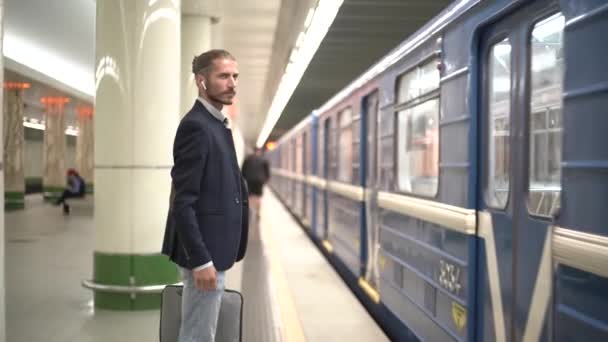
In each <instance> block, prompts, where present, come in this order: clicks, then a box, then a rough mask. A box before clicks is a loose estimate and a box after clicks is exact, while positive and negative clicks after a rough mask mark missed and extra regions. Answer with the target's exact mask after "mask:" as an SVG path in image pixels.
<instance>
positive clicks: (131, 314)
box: [5, 191, 388, 342]
mask: <svg viewBox="0 0 608 342" xmlns="http://www.w3.org/2000/svg"><path fill="white" fill-rule="evenodd" d="M93 207H94V205H93V198H92V197H88V198H87V199H85V200H82V201H81V203H78V204H76V205H75V206H74V207H73V210H72V214H71V215H69V216H64V215H62V213H61V209H60V208H58V207H54V206H51V205H49V204H46V203H44V202H43V199H42V196H40V195H29V196H27V197H26V208H27V209H26V210H23V211H15V212H7V213H6V223H5V225H6V283H7V284H6V286H7V288H6V300H7V322H6V323H7V324H6V325H7V341H11V342H26V341H27V342H29V341H48V342H55V341H56V342H59V341H61V342H89V341H90V342H93V341H116V342H120V341H158V339H159V318H160V314H159V310H147V311H109V310H100V309H96V308H94V305H93V293H92V292H91V291H89V290H87V289H85V288H83V287H82V285H81V282H82V280H84V279H90V278H91V274H92V255H93V250H94V227H93V225H94V223H93V212H94V209H93ZM259 227H260V228H255V227H254V226H253V225H252V227H251V228H250V238H249V245H248V250H247V255H246V257H245V259H244V261H243V262H240V263H237V264H236V265H235V266H234V267H233V268H232V269H231V270H230V271H228V273H227V281H226V288H229V289H234V290H238V291H240V292H241V293H242V294H243V297H244V302H245V305H244V309H243V338H242V341H245V342H257V341H264V342H272V341H295V342H300V341H349V340H354V341H387V340H388V338H387V337H386V335H385V334H384V333H383V332H382V330H381V329H380V328H379V327H378V325H377V324H376V322H375V321H374V320H373V319H372V318H371V316H370V315H369V314H368V312H367V311H366V310H365V309H364V307H363V306H362V305H361V303H360V302H359V301H358V300H357V299H356V297H355V296H354V295H353V293H352V292H351V291H350V289H349V288H348V287H347V286H346V285H345V283H344V282H343V281H342V279H341V278H340V277H339V276H338V275H337V273H336V272H335V271H334V269H333V268H332V267H331V266H330V264H329V263H328V262H327V260H326V259H325V257H323V255H322V253H321V252H320V251H319V250H318V249H317V247H316V246H315V245H314V244H313V243H312V242H311V241H310V239H309V238H308V236H307V235H306V234H305V233H304V232H303V230H302V229H301V227H300V226H299V225H298V223H297V222H296V221H295V220H294V219H293V217H292V216H291V215H290V214H289V212H288V211H287V210H286V209H285V207H284V206H283V205H282V204H281V203H280V202H279V201H278V199H277V198H276V197H275V196H274V194H272V192H270V191H267V192H266V194H265V196H264V202H263V206H262V209H261V215H260V224H259Z"/></svg>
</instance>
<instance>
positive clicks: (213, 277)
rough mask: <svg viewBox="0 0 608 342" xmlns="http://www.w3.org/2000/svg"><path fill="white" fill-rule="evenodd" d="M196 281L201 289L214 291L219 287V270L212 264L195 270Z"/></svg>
mask: <svg viewBox="0 0 608 342" xmlns="http://www.w3.org/2000/svg"><path fill="white" fill-rule="evenodd" d="M192 276H193V277H194V283H195V284H196V288H197V289H199V290H201V291H213V290H215V289H217V271H216V270H215V267H213V266H210V267H207V268H204V269H202V270H198V271H193V272H192Z"/></svg>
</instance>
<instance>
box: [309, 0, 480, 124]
mask: <svg viewBox="0 0 608 342" xmlns="http://www.w3.org/2000/svg"><path fill="white" fill-rule="evenodd" d="M480 1H481V0H460V1H456V2H454V3H452V4H451V5H450V6H448V7H447V8H445V9H444V10H443V11H442V12H441V13H439V14H438V15H437V16H436V17H435V18H433V19H432V20H431V21H429V22H428V23H426V24H425V25H424V26H422V27H421V28H420V29H419V30H418V31H416V32H415V33H414V34H412V35H411V36H410V37H409V38H407V39H406V40H405V41H403V42H402V43H401V44H399V45H398V46H397V47H395V48H394V49H393V50H391V52H389V53H388V54H387V55H386V56H384V57H383V58H382V59H381V60H380V61H378V62H377V63H376V64H374V65H373V66H372V67H370V68H369V69H367V71H365V72H364V73H363V74H362V75H361V76H359V77H357V78H356V79H355V80H354V81H352V82H351V83H350V84H349V85H347V86H346V87H345V88H344V89H342V90H341V91H340V92H338V93H337V94H336V95H334V96H333V97H332V98H330V99H329V100H328V101H327V102H325V104H323V105H322V106H321V107H320V108H319V109H318V112H319V113H325V112H326V111H328V110H330V109H332V108H333V107H334V106H335V105H337V104H338V103H340V102H342V101H343V100H344V99H345V98H346V97H347V96H348V95H350V94H351V93H352V92H354V91H355V90H357V89H359V88H361V87H362V86H364V85H365V84H366V83H367V82H369V81H371V80H372V79H374V78H375V77H377V76H378V75H380V74H381V73H382V72H384V71H385V70H387V69H388V68H390V67H391V66H393V65H394V64H395V63H396V62H397V61H399V60H400V59H401V58H403V57H404V56H406V55H407V54H409V53H410V52H411V51H412V50H414V49H416V48H417V47H419V46H420V45H421V44H422V43H424V42H425V41H427V40H428V39H429V38H430V37H432V36H434V35H435V34H436V33H437V32H439V31H441V30H442V29H444V28H445V27H446V26H447V25H448V24H450V23H451V22H453V21H454V20H456V19H457V18H458V17H460V16H461V15H462V14H464V13H465V12H467V11H468V10H469V9H471V8H472V7H473V6H475V5H477V4H478V3H479V2H480Z"/></svg>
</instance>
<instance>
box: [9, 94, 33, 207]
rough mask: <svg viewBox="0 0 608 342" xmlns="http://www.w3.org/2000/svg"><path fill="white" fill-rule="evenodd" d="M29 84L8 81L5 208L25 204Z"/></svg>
mask: <svg viewBox="0 0 608 342" xmlns="http://www.w3.org/2000/svg"><path fill="white" fill-rule="evenodd" d="M29 87H30V84H29V83H21V82H5V83H4V208H5V209H7V210H11V209H23V208H24V207H25V172H24V167H23V148H24V136H23V132H24V131H23V108H24V106H23V92H24V91H25V89H28V88H29Z"/></svg>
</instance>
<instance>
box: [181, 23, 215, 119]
mask: <svg viewBox="0 0 608 342" xmlns="http://www.w3.org/2000/svg"><path fill="white" fill-rule="evenodd" d="M211 25H212V24H211V18H210V17H206V16H200V15H196V16H195V15H184V16H182V32H181V34H182V56H181V59H182V82H181V85H182V88H181V94H182V98H181V110H180V112H179V113H180V115H181V116H184V115H185V114H186V113H187V112H188V111H189V110H190V109H191V108H192V105H193V104H194V101H195V99H196V98H197V96H198V88H197V87H196V84H195V82H194V74H193V73H192V59H194V57H195V56H198V55H200V54H201V53H203V52H205V51H207V50H210V49H211Z"/></svg>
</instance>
